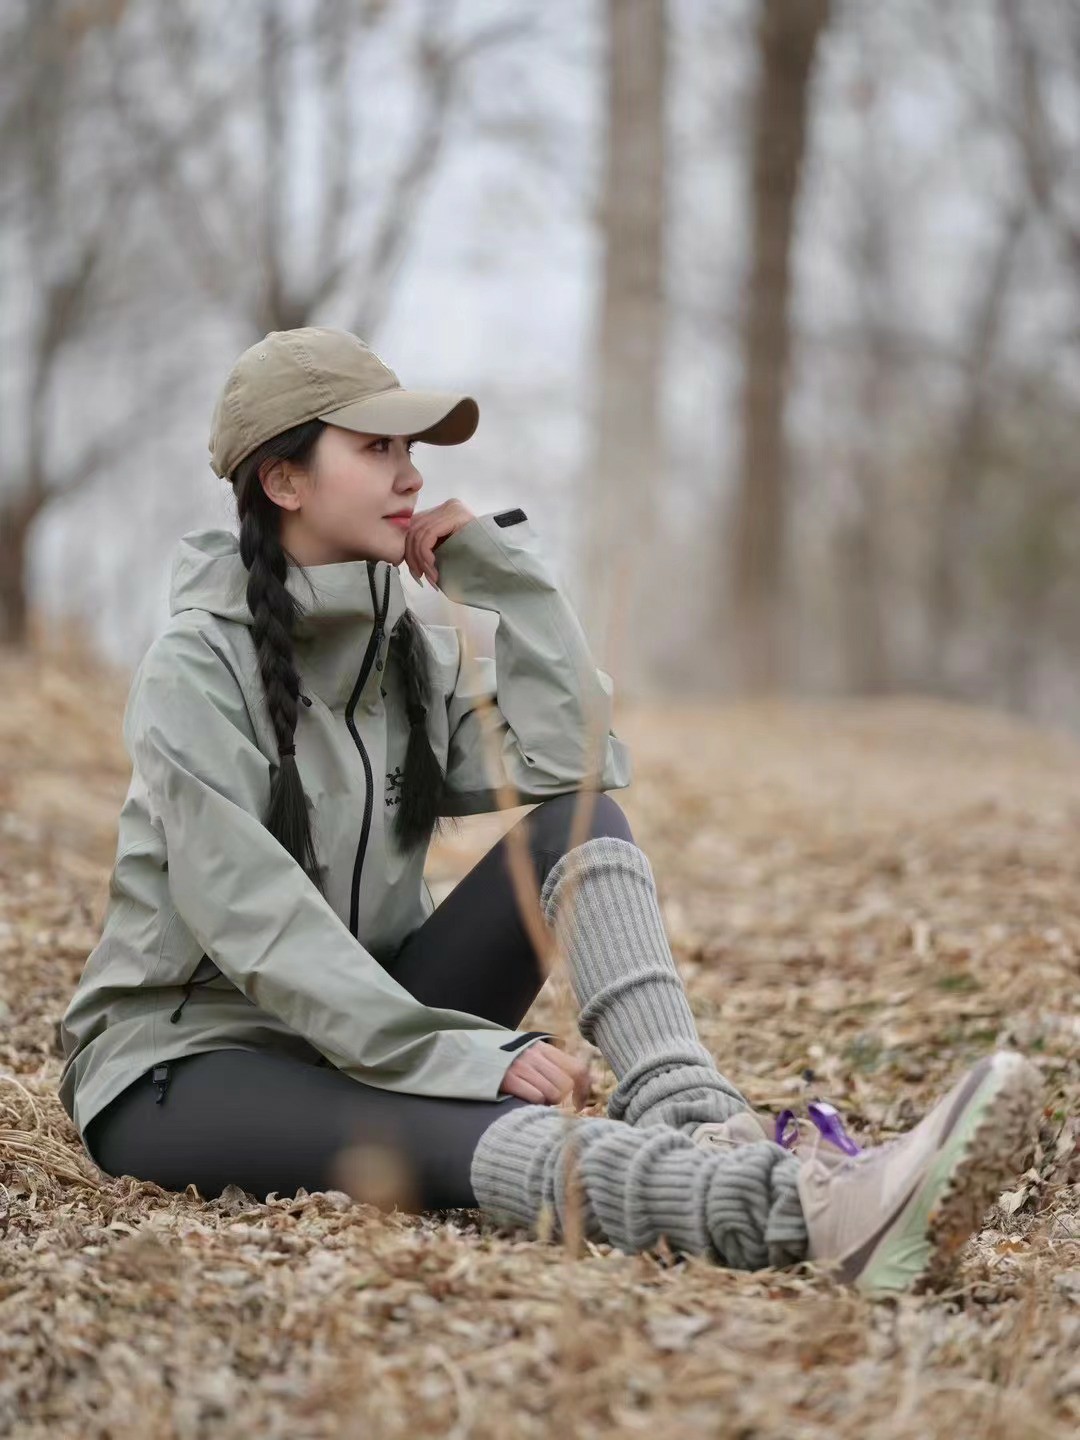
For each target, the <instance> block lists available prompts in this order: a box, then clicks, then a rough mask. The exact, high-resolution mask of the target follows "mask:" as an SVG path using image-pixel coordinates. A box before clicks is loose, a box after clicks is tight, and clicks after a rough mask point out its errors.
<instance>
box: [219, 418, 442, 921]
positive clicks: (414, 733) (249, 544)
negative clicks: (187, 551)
mask: <svg viewBox="0 0 1080 1440" xmlns="http://www.w3.org/2000/svg"><path fill="white" fill-rule="evenodd" d="M325 429H326V422H325V421H324V420H309V421H307V422H306V423H305V424H303V425H295V426H293V428H292V429H290V430H284V431H282V432H281V434H280V435H275V436H273V437H272V438H271V439H270V440H267V441H264V443H263V444H261V445H260V446H258V448H257V449H256V450H254V451H253V452H252V453H251V454H250V455H248V456H247V457H246V459H244V460H241V461H240V463H239V464H238V465H237V466H236V468H235V470H234V471H233V472H232V475H231V476H230V477H229V478H230V480H231V482H232V486H233V491H234V493H235V496H236V509H237V514H238V516H239V519H240V558H241V559H242V560H243V562H244V565H245V566H246V568H247V571H248V582H247V603H248V609H249V610H250V611H251V618H252V627H251V631H252V638H253V639H254V641H255V649H256V651H257V654H258V659H259V670H260V673H261V674H262V681H263V687H264V689H265V692H266V701H267V705H268V706H269V709H270V719H271V721H272V723H273V726H274V733H275V734H276V736H277V742H278V747H279V750H280V751H281V752H282V753H281V755H280V763H279V766H278V769H277V771H276V773H275V775H274V777H273V780H272V781H271V784H270V810H269V813H268V815H267V818H266V828H267V829H268V830H269V831H270V833H271V834H272V835H273V836H274V837H275V838H276V839H277V840H278V841H279V842H280V843H281V844H282V845H283V846H284V847H285V849H286V850H287V851H288V852H289V854H290V855H292V857H293V858H294V859H295V860H296V861H297V862H298V863H299V864H300V865H301V866H302V867H303V869H304V871H305V873H306V874H307V875H308V876H309V878H310V879H311V880H312V881H313V882H314V883H315V884H316V885H317V886H318V888H319V890H320V891H321V892H322V893H323V894H324V895H325V893H326V892H325V890H324V889H323V883H322V876H321V874H320V871H319V861H318V856H317V854H316V852H315V845H314V841H313V839H312V834H311V819H310V816H309V815H308V808H307V798H306V796H305V795H304V787H303V784H302V782H301V779H300V772H299V770H298V769H297V767H296V759H295V752H294V750H293V749H292V746H293V743H294V736H295V733H296V715H297V703H298V700H299V695H300V677H299V675H298V673H297V670H296V666H295V664H294V663H293V641H292V635H293V627H294V625H295V624H296V621H297V620H298V619H299V618H300V617H301V616H302V615H303V614H304V608H303V606H302V605H301V604H300V602H299V601H298V600H297V599H296V598H295V596H293V595H292V594H291V593H290V591H289V590H288V589H287V588H286V585H285V579H286V573H287V564H288V562H289V561H292V562H293V563H294V564H296V563H297V562H296V561H295V559H294V557H293V556H292V555H290V554H288V552H287V551H286V550H285V548H284V546H283V545H282V543H281V507H280V506H279V505H276V504H275V503H274V501H273V500H271V499H270V497H269V495H267V493H266V491H265V490H264V489H263V486H262V482H261V480H260V479H259V467H260V466H261V465H262V464H264V463H265V461H267V460H291V461H293V462H294V463H295V464H297V465H300V466H305V465H307V464H309V463H310V461H311V458H312V454H313V452H314V449H315V445H316V442H317V441H318V439H319V436H320V435H321V434H322V432H323V431H324V430H325ZM298 568H299V569H300V571H301V573H302V574H303V575H304V577H305V579H306V580H307V581H308V584H309V585H310V583H311V578H310V576H309V575H308V574H307V571H306V570H305V569H304V567H303V566H298ZM391 657H393V658H394V659H395V661H396V663H397V665H398V667H399V669H400V673H401V677H402V684H403V687H404V692H405V700H406V709H407V714H408V717H409V743H408V748H407V750H406V754H405V766H404V773H403V776H402V783H401V789H400V792H399V793H400V800H399V803H398V805H397V808H396V810H395V814H394V834H395V838H396V839H397V841H398V844H399V845H401V846H402V848H404V849H412V848H413V847H414V846H417V845H420V844H421V843H423V842H425V841H428V840H430V838H431V834H432V830H433V828H434V830H435V832H439V831H441V829H442V828H443V824H444V823H445V822H447V821H449V819H450V818H451V817H449V816H442V815H440V814H439V810H440V808H441V806H442V802H443V800H444V797H445V785H446V777H445V775H444V773H443V770H442V767H441V766H440V765H439V762H438V760H437V759H436V757H435V754H434V752H433V751H432V748H431V743H430V741H429V739H428V733H427V726H426V724H425V716H426V714H427V708H428V705H429V704H430V702H431V698H432V680H431V656H430V651H429V649H428V643H427V640H426V639H425V637H424V634H423V627H422V625H421V623H420V622H419V620H417V618H416V616H415V615H414V614H413V612H412V611H411V610H409V609H406V611H405V613H404V614H403V615H402V616H401V618H400V619H399V621H398V623H397V625H396V626H395V628H394V631H393V634H392V635H391V636H390V637H389V644H388V650H387V662H388V663H389V661H390V659H391Z"/></svg>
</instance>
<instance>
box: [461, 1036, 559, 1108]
mask: <svg viewBox="0 0 1080 1440" xmlns="http://www.w3.org/2000/svg"><path fill="white" fill-rule="evenodd" d="M474 1034H475V1035H476V1038H477V1040H478V1041H479V1042H480V1043H481V1045H483V1047H484V1049H485V1050H486V1052H487V1053H486V1054H484V1055H482V1056H478V1057H477V1060H478V1061H479V1064H478V1072H477V1082H478V1089H477V1091H476V1092H475V1093H474V1094H473V1095H471V1096H466V1097H463V1098H466V1099H475V1100H509V1099H510V1098H511V1097H510V1096H509V1095H505V1094H502V1095H501V1094H500V1093H499V1086H500V1085H501V1084H502V1082H503V1076H504V1075H505V1074H506V1072H507V1070H509V1069H510V1066H511V1065H512V1064H513V1063H514V1061H515V1060H516V1059H517V1057H518V1056H519V1055H524V1053H525V1051H526V1050H529V1049H531V1048H532V1046H533V1045H535V1044H536V1043H537V1042H538V1041H540V1040H555V1039H557V1038H558V1037H557V1036H555V1035H553V1034H552V1033H551V1031H549V1030H524V1031H519V1032H517V1033H513V1032H511V1033H509V1034H507V1032H506V1031H499V1030H491V1031H479V1032H474Z"/></svg>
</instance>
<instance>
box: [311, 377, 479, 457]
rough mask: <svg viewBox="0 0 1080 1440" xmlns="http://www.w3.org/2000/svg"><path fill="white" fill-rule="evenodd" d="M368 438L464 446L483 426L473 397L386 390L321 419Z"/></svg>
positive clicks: (325, 415) (327, 413)
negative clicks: (399, 437)
mask: <svg viewBox="0 0 1080 1440" xmlns="http://www.w3.org/2000/svg"><path fill="white" fill-rule="evenodd" d="M317 418H318V419H319V420H325V421H326V422H327V424H329V425H341V426H343V427H344V429H346V430H357V431H359V432H360V434H367V435H404V436H406V437H407V438H409V439H411V440H423V441H425V442H426V443H427V444H428V445H460V444H461V443H462V442H463V441H465V440H468V438H469V437H470V435H472V433H473V431H474V430H475V429H476V427H477V425H478V424H479V422H480V407H479V406H478V405H477V403H476V401H475V400H474V399H473V398H472V397H471V396H470V395H449V394H446V393H445V392H443V391H441V390H382V391H380V392H379V393H378V394H377V395H368V396H367V397H365V399H363V400H354V401H352V403H351V404H349V405H343V406H342V407H341V409H340V410H328V411H326V412H325V413H324V414H322V415H319V416H318V417H317Z"/></svg>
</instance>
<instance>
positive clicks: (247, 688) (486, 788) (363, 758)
mask: <svg viewBox="0 0 1080 1440" xmlns="http://www.w3.org/2000/svg"><path fill="white" fill-rule="evenodd" d="M436 557H437V558H436V563H437V567H438V571H439V588H440V590H442V592H443V593H444V594H445V595H447V596H448V597H449V598H450V599H452V600H455V601H459V602H461V603H463V604H466V605H472V606H477V607H479V608H480V609H483V610H490V611H495V612H497V614H498V616H499V620H498V626H497V629H496V632H495V658H494V662H493V661H492V660H491V659H489V658H484V657H474V656H472V655H471V653H466V649H465V646H463V643H462V641H463V634H462V631H461V630H459V629H458V628H457V627H456V626H450V625H425V627H424V628H425V633H426V635H427V636H428V639H429V640H430V642H431V647H432V650H433V651H434V654H435V657H436V677H437V678H436V685H437V686H438V687H440V688H441V696H442V701H443V702H444V703H442V702H436V703H435V704H434V705H433V706H432V707H431V709H430V710H429V713H428V718H427V726H428V733H429V736H430V739H431V744H432V747H433V749H434V752H435V754H436V756H437V757H438V759H439V761H440V764H441V765H443V767H444V768H445V769H446V773H447V779H448V783H449V787H450V791H451V794H452V802H451V804H450V805H449V806H448V807H447V810H448V813H451V814H455V815H470V814H475V813H479V812H483V811H491V810H496V809H498V799H497V795H496V786H495V784H493V781H492V777H491V775H490V769H491V765H490V752H491V751H492V750H493V751H494V753H495V755H496V756H497V757H499V760H500V762H501V765H502V767H503V771H504V778H505V780H507V781H508V782H509V783H510V784H511V785H512V786H513V787H514V790H515V791H516V798H515V803H516V804H529V803H532V802H536V801H540V800H544V799H546V798H547V797H549V796H552V795H559V794H564V793H566V792H568V791H571V790H574V789H576V788H577V787H578V786H579V785H581V784H582V783H585V784H589V783H590V781H591V780H592V781H595V784H596V786H597V788H599V789H602V790H611V789H619V788H621V787H623V786H626V785H628V784H629V783H630V780H631V764H630V754H629V751H628V749H627V746H626V744H625V743H624V742H623V741H622V740H620V739H619V738H618V737H617V736H616V735H615V734H614V732H613V731H611V730H610V718H611V703H612V684H611V679H610V677H609V676H608V675H606V674H605V673H604V672H603V671H602V670H599V669H597V668H596V666H595V664H594V662H593V660H592V658H591V656H590V654H589V650H588V646H587V642H586V639H585V636H584V634H583V631H582V629H581V626H580V624H579V623H578V620H577V618H576V616H575V615H574V612H573V610H572V609H571V607H570V605H569V604H568V603H567V601H566V599H565V598H564V597H563V595H562V594H561V593H560V590H559V588H558V585H557V584H556V581H555V579H554V578H553V573H552V570H551V568H550V566H549V563H548V561H547V560H546V559H545V556H544V552H543V547H542V545H541V543H540V541H539V539H538V537H537V535H536V533H535V532H534V531H533V529H532V527H531V526H530V524H529V521H528V519H527V517H526V515H525V513H524V511H522V510H520V509H514V510H505V511H501V512H498V513H493V514H485V515H480V516H477V517H475V518H474V519H472V520H470V521H468V523H467V524H465V525H464V526H463V527H462V528H461V529H460V530H459V531H457V532H456V533H455V534H454V535H452V536H450V537H449V538H448V539H446V540H444V541H442V542H441V544H440V545H439V546H438V548H437V550H436ZM307 574H308V576H309V577H310V579H311V581H312V583H313V584H314V586H315V587H316V593H315V595H314V596H313V595H312V594H311V591H310V589H309V587H308V585H307V584H306V582H305V581H304V578H303V576H302V574H301V572H300V571H299V570H297V569H296V568H295V567H293V566H290V567H289V571H288V579H287V585H288V588H289V590H290V591H291V592H292V594H293V595H295V596H296V598H297V599H298V600H299V601H300V602H301V603H302V604H303V606H304V607H305V609H306V610H307V612H308V613H307V615H306V616H305V618H304V619H302V620H301V621H300V622H299V624H298V626H297V629H296V632H295V637H294V638H295V663H296V666H297V670H298V672H299V675H300V685H301V694H302V695H304V696H306V697H307V698H308V700H310V702H311V703H310V705H309V704H301V705H300V706H299V715H298V720H297V727H296V762H297V765H298V767H299V770H300V775H301V778H302V780H303V784H304V790H305V793H306V794H307V797H308V802H309V805H310V806H311V812H312V821H313V835H314V840H315V845H316V850H317V853H318V856H319V860H320V862H321V865H322V867H323V870H324V883H325V887H326V894H327V897H328V898H327V899H324V898H323V896H322V895H320V893H319V891H318V889H317V887H316V886H315V885H313V884H312V883H311V881H310V880H309V879H308V877H307V876H306V875H305V874H304V872H303V870H302V869H301V868H300V866H299V865H298V864H297V863H296V862H295V861H294V860H293V858H292V857H291V856H290V855H289V854H288V852H287V851H286V850H285V849H284V848H283V847H282V846H281V845H280V844H279V843H278V842H277V840H275V839H274V838H273V836H271V834H270V832H269V830H267V829H266V828H265V825H264V823H263V820H264V817H265V816H266V814H267V812H268V808H269V797H270V782H271V777H272V775H273V773H274V767H275V766H276V765H277V763H278V753H277V742H276V739H275V736H274V731H273V726H272V725H271V722H270V717H269V712H268V709H267V705H266V699H265V695H264V692H263V685H262V679H261V677H260V674H259V669H258V664H257V659H256V652H255V645H254V642H253V640H252V635H251V614H250V612H249V610H248V608H247V601H246V598H245V589H246V584H247V571H246V569H245V568H244V565H243V562H242V561H241V559H240V555H239V549H238V544H237V539H236V537H235V536H234V535H233V534H231V533H230V532H229V531H226V530H203V531H196V532H193V533H191V534H189V535H186V536H184V538H183V539H182V540H181V541H180V543H179V545H178V546H177V550H176V553H175V558H174V561H173V568H172V577H171V589H170V614H171V618H170V621H169V623H168V625H167V626H166V628H165V630H164V631H163V632H162V633H161V634H160V635H159V636H158V637H157V639H155V640H154V642H153V643H152V644H151V646H150V647H149V649H148V650H147V652H146V654H145V655H144V656H143V658H142V660H141V662H140V663H139V666H138V668H137V670H136V672H135V675H134V677H133V680H132V685H131V693H130V695H129V697H128V702H127V708H126V710H125V713H124V739H125V743H126V746H127V750H128V753H129V755H130V757H131V761H132V776H131V785H130V787H129V789H128V793H127V797H126V799H125V801H124V805H123V808H122V809H121V812H120V823H119V837H118V844H117V854H116V860H115V863H114V866H113V872H112V876H111V880H110V884H109V898H108V908H107V911H106V916H105V921H104V926H103V931H102V935H101V939H100V941H99V943H98V945H97V946H96V947H95V949H94V950H93V952H92V953H91V955H90V956H89V958H88V960H87V962H86V965H85V967H84V969H83V973H82V975H81V977H80V979H79V983H78V986H77V988H76V990H75V993H74V995H73V996H72V998H71V1001H70V1003H69V1005H68V1008H67V1010H66V1012H65V1014H64V1017H63V1020H62V1022H61V1039H62V1043H63V1049H64V1057H65V1063H64V1069H63V1073H62V1075H61V1079H60V1097H61V1100H62V1102H63V1104H64V1107H65V1109H66V1110H67V1112H68V1114H69V1115H70V1116H71V1117H72V1119H73V1121H74V1123H75V1126H76V1128H77V1129H78V1130H79V1132H80V1134H83V1133H84V1132H85V1128H86V1126H87V1124H88V1123H89V1121H90V1120H91V1119H92V1118H93V1117H94V1115H96V1114H97V1112H98V1111H99V1110H100V1109H102V1107H103V1106H105V1105H106V1104H107V1103H108V1102H109V1101H110V1100H111V1099H112V1098H113V1097H114V1096H115V1095H117V1094H119V1093H120V1091H121V1090H123V1089H124V1087H125V1086H127V1085H129V1084H130V1083H132V1081H134V1080H136V1079H138V1078H139V1076H140V1075H142V1074H144V1073H145V1072H146V1071H147V1070H148V1069H150V1067H151V1066H152V1065H154V1064H155V1063H159V1062H161V1061H164V1060H168V1059H172V1058H174V1057H177V1056H181V1055H190V1054H195V1053H196V1052H198V1051H202V1050H215V1049H221V1048H224V1047H239V1048H241V1049H260V1048H262V1047H269V1048H274V1049H277V1050H282V1051H286V1052H288V1053H290V1054H293V1055H296V1056H299V1057H300V1058H302V1059H306V1060H309V1061H312V1062H313V1063H323V1064H325V1063H330V1064H333V1065H335V1066H337V1067H338V1068H339V1069H341V1070H343V1071H345V1073H346V1074H348V1075H351V1076H353V1077H354V1078H355V1079H357V1080H361V1081H363V1082H364V1083H365V1084H368V1085H375V1086H379V1087H381V1088H383V1089H387V1090H401V1091H408V1092H410V1093H412V1094H417V1095H444V1096H456V1097H460V1098H465V1099H477V1100H495V1099H499V1098H505V1097H500V1096H499V1094H498V1091H499V1086H500V1084H501V1082H502V1079H503V1076H504V1074H505V1072H506V1070H507V1068H508V1067H509V1066H510V1064H512V1062H513V1061H514V1059H515V1058H516V1056H517V1055H518V1054H519V1053H521V1051H522V1050H523V1049H524V1048H526V1046H527V1045H530V1044H534V1043H536V1039H537V1038H539V1037H538V1036H537V1035H536V1034H535V1032H528V1031H526V1032H523V1031H515V1030H507V1029H506V1028H505V1027H503V1026H500V1025H498V1024H496V1023H495V1022H494V1021H490V1020H485V1019H482V1018H479V1017H477V1016H475V1015H467V1014H465V1013H463V1012H462V1011H458V1010H446V1009H435V1008H431V1007H428V1006H425V1005H422V1004H420V1003H419V1001H417V1000H415V999H413V997H412V996H411V995H410V994H409V993H408V991H407V990H405V989H404V987H403V986H401V985H400V984H399V983H398V982H397V981H396V980H395V979H394V978H393V968H394V958H395V956H396V954H397V952H398V950H399V949H400V947H401V946H402V944H403V943H404V942H405V940H406V939H407V938H408V936H409V935H410V934H412V932H413V931H414V930H415V929H416V928H417V927H418V926H420V925H422V924H423V922H424V920H425V919H426V918H427V916H428V915H429V914H430V913H431V912H432V910H433V909H434V903H433V901H432V898H431V895H430V892H429V891H428V889H427V886H426V884H425V883H424V875H423V871H424V859H425V852H424V847H419V848H418V849H415V850H414V851H413V852H412V853H405V854H403V853H402V852H401V851H400V850H399V849H398V848H397V846H396V844H395V842H394V840H393V837H392V833H391V828H390V826H391V820H392V817H393V814H394V799H395V793H396V792H395V785H396V780H397V777H398V776H399V775H400V770H401V768H402V767H403V766H404V760H405V746H406V741H407V738H408V723H407V720H406V717H405V712H404V697H403V695H402V692H401V687H400V679H401V677H400V675H399V673H398V670H397V667H396V665H394V664H392V663H391V664H389V665H387V664H385V657H386V655H387V654H388V653H389V654H390V655H393V653H394V652H393V650H390V651H389V652H388V650H387V644H386V641H387V637H388V636H389V634H390V632H391V631H392V630H393V628H394V626H395V624H396V623H397V620H398V618H399V617H400V616H401V614H402V613H403V612H404V610H405V608H406V603H405V596H404V592H403V589H402V585H401V577H400V575H399V573H398V569H397V567H395V566H393V565H391V564H389V563H388V562H386V561H367V560H354V561H347V562H344V563H341V564H332V565H320V566H316V567H313V568H309V570H308V572H307ZM380 617H382V618H381V621H380ZM436 694H439V690H438V689H437V690H436ZM484 697H487V698H488V699H490V700H491V701H493V702H494V705H493V707H492V708H491V709H490V710H488V711H487V713H486V715H485V714H484V713H483V712H482V711H481V709H479V708H478V707H479V706H480V705H481V703H482V700H483V698H484ZM490 737H494V739H492V738H490ZM598 759H599V760H600V761H601V762H602V768H601V769H600V773H599V774H597V773H596V772H597V760H598ZM384 967H386V968H384ZM178 1012H179V1013H178ZM515 1042H516V1043H515ZM324 1057H325V1058H324Z"/></svg>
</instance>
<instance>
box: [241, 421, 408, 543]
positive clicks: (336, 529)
mask: <svg viewBox="0 0 1080 1440" xmlns="http://www.w3.org/2000/svg"><path fill="white" fill-rule="evenodd" d="M412 447H413V441H411V440H406V439H405V438H404V437H403V436H400V435H395V436H392V437H390V436H386V435H362V434H359V433H358V432H357V431H355V430H345V429H343V428H342V427H341V426H340V425H327V427H326V429H325V430H324V431H323V432H322V434H321V435H320V436H319V438H318V440H317V441H316V442H315V449H314V451H313V452H312V459H311V461H310V463H309V466H308V468H307V469H306V470H304V469H300V468H299V467H297V466H295V465H293V464H292V463H291V462H290V461H288V460H279V461H274V462H268V463H267V464H266V465H265V466H264V467H263V470H262V483H263V488H264V489H265V491H266V493H267V494H268V495H269V496H270V498H271V499H272V500H275V501H276V502H277V504H278V505H280V506H281V508H282V516H281V543H282V545H283V546H284V547H285V549H286V550H287V551H288V552H289V554H290V555H292V556H293V557H294V558H295V560H296V561H297V563H298V564H300V565H305V566H306V565H333V564H336V563H338V562H339V561H343V560H388V561H389V562H390V563H391V564H392V565H400V564H401V562H402V560H404V558H405V534H406V529H407V527H406V525H405V524H404V523H402V522H401V521H395V520H390V519H388V518H387V517H388V516H389V515H392V514H394V513H395V512H397V511H402V510H406V511H410V512H411V511H412V510H413V508H414V507H415V505H416V502H417V498H418V496H419V493H420V487H421V486H422V485H423V483H424V481H423V477H422V476H421V474H420V472H419V470H417V468H416V466H415V465H414V464H413V462H412V456H411V451H412Z"/></svg>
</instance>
